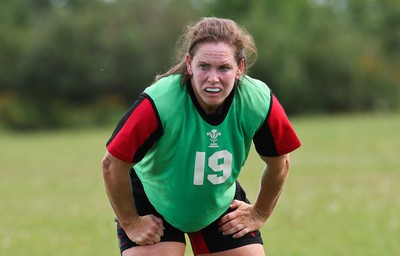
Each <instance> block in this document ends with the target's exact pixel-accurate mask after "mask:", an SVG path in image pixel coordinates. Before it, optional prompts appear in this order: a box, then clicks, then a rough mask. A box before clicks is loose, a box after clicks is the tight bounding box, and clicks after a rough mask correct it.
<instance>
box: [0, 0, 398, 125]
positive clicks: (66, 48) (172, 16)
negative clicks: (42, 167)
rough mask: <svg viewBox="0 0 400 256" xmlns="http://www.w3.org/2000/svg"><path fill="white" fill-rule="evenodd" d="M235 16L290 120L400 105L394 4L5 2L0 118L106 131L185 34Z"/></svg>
mask: <svg viewBox="0 0 400 256" xmlns="http://www.w3.org/2000/svg"><path fill="white" fill-rule="evenodd" d="M202 16H218V17H226V18H232V19H234V20H235V21H237V22H238V23H239V24H241V25H243V26H244V27H245V28H246V29H247V30H248V31H249V32H250V33H251V34H252V35H253V37H254V39H255V42H256V45H257V48H258V60H257V62H256V64H255V66H253V68H252V70H251V71H250V75H251V76H254V77H256V78H258V79H260V80H263V81H264V82H266V83H267V84H268V85H269V86H270V87H271V88H272V90H273V91H274V93H275V94H277V95H278V97H279V99H280V101H281V102H282V104H283V105H284V106H285V108H286V110H287V112H288V113H289V114H292V115H294V114H309V113H338V112H359V111H390V110H396V109H398V108H399V107H400V106H399V105H400V104H399V102H400V82H399V81H400V2H399V1H396V0H286V1H279V0H268V1H264V0H248V1H241V0H208V1H194V0H153V1H145V0H124V1H123V0H88V1H79V0H30V1H25V0H3V1H2V8H0V54H1V58H0V122H1V123H2V124H3V126H5V127H8V128H12V129H27V130H29V129H43V128H57V127H68V126H80V125H86V124H106V123H108V122H110V120H114V119H115V113H119V114H121V110H122V109H126V108H127V107H128V106H129V105H130V104H131V103H132V102H133V101H134V100H135V98H136V97H137V95H138V94H139V93H140V92H141V91H142V90H143V89H144V88H145V87H146V86H148V85H150V84H151V83H152V81H153V79H154V77H155V75H157V74H159V73H162V72H164V71H166V70H167V69H168V68H169V67H170V66H171V65H172V64H173V63H175V61H176V60H175V59H174V48H175V43H176V41H177V39H178V37H179V35H180V34H181V32H182V29H183V27H184V26H185V25H186V24H187V23H188V22H190V21H197V20H198V19H199V18H200V17H202Z"/></svg>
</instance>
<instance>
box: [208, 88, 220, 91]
mask: <svg viewBox="0 0 400 256" xmlns="http://www.w3.org/2000/svg"><path fill="white" fill-rule="evenodd" d="M220 91H221V89H220V88H206V92H220Z"/></svg>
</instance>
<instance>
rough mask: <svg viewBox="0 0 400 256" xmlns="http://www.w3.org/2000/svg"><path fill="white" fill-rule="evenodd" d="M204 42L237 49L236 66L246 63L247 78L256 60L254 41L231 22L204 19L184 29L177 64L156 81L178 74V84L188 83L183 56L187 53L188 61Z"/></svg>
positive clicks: (179, 44)
mask: <svg viewBox="0 0 400 256" xmlns="http://www.w3.org/2000/svg"><path fill="white" fill-rule="evenodd" d="M206 42H207V43H208V42H224V43H227V44H229V45H231V46H233V47H234V48H235V49H236V51H235V59H236V61H237V63H238V65H239V64H240V62H241V60H242V59H244V60H245V67H244V71H243V74H247V73H248V70H249V68H250V67H251V66H252V65H253V64H254V63H255V61H256V60H257V48H256V45H255V43H254V39H253V37H252V36H251V35H250V34H249V33H248V32H247V31H246V30H245V29H244V28H242V27H241V26H239V25H238V24H237V23H236V22H234V21H233V20H230V19H222V18H215V17H204V18H202V19H201V20H200V21H198V22H196V23H194V24H189V25H188V26H187V27H186V28H185V32H184V33H183V34H182V35H181V37H180V38H179V40H178V43H177V48H176V53H177V55H176V59H177V64H176V65H175V66H173V67H172V68H171V69H170V70H168V71H167V72H166V73H164V74H161V75H158V76H156V81H158V80H159V79H161V78H163V77H166V76H169V75H172V74H181V75H182V78H181V82H182V83H186V82H188V81H189V80H190V75H189V74H188V72H187V67H186V54H188V53H189V56H190V58H191V59H193V57H194V55H195V54H196V52H197V49H198V46H199V45H200V44H202V43H206Z"/></svg>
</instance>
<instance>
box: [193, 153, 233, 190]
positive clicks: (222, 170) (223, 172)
mask: <svg viewBox="0 0 400 256" xmlns="http://www.w3.org/2000/svg"><path fill="white" fill-rule="evenodd" d="M205 158H206V153H205V152H196V162H195V165H194V178H193V184H194V185H203V184H204V172H205V168H204V167H205ZM220 159H222V163H220V164H219V161H220ZM208 167H210V168H211V169H212V170H213V171H214V172H216V174H208V175H207V179H208V180H209V181H210V182H211V183H212V184H214V185H218V184H221V183H224V182H225V181H226V180H227V179H228V178H229V176H231V173H232V154H231V153H229V151H227V150H221V151H217V152H215V153H214V154H212V156H210V157H209V158H208Z"/></svg>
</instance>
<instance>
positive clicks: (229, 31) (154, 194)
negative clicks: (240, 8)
mask: <svg viewBox="0 0 400 256" xmlns="http://www.w3.org/2000/svg"><path fill="white" fill-rule="evenodd" d="M180 42H181V45H180V49H179V52H180V55H179V57H180V62H179V63H178V64H177V65H176V66H174V67H173V68H171V69H170V70H169V71H168V72H167V73H165V74H163V75H161V76H158V77H157V78H156V82H155V83H154V84H153V85H151V86H150V87H148V88H146V89H145V91H144V92H143V93H142V94H141V95H140V96H139V97H138V99H137V100H136V101H135V102H134V104H133V106H132V107H131V109H130V110H129V111H128V112H127V113H126V114H125V116H124V117H123V118H122V119H121V121H120V122H119V124H118V126H117V128H116V129H115V131H114V133H113V135H112V137H111V138H110V139H109V141H108V143H107V152H106V155H105V156H104V159H103V162H102V168H103V179H104V183H105V188H106V192H107V195H108V197H109V200H110V203H111V205H112V207H113V209H114V212H115V214H116V217H117V218H116V220H117V223H118V224H117V226H118V236H119V245H120V250H121V253H122V255H130V256H132V255H164V256H165V255H174V256H176V255H184V251H185V236H184V235H185V233H186V234H187V235H188V236H189V239H190V241H191V245H192V249H193V251H194V253H195V255H218V256H224V255H229V256H235V255H264V249H263V246H262V239H261V235H260V232H259V231H258V230H259V228H261V226H262V225H263V224H264V223H265V222H266V221H267V219H268V218H269V216H270V215H271V213H272V211H273V210H274V208H275V205H276V203H277V200H278V198H279V195H280V194H281V191H282V189H283V185H284V182H285V179H286V176H287V174H288V171H289V153H290V152H291V151H293V150H295V149H296V148H298V147H299V146H300V141H299V139H298V138H297V136H296V134H295V132H294V130H293V128H292V126H291V125H290V123H289V121H288V119H287V117H286V115H285V113H284V110H283V108H282V107H281V105H280V104H279V102H278V100H277V99H276V97H275V96H274V95H273V94H272V93H271V91H270V89H269V88H268V87H267V86H266V85H265V84H264V83H262V82H261V81H258V80H255V79H253V78H251V77H249V76H247V75H246V73H247V71H248V69H249V67H250V66H251V65H252V64H253V60H254V59H255V58H254V57H255V56H256V47H255V44H254V41H253V39H252V37H251V36H250V35H249V34H248V33H247V32H246V31H245V30H244V29H242V28H241V27H239V26H238V25H237V24H236V23H235V22H234V21H232V20H228V19H219V18H203V19H201V20H200V21H199V22H197V23H195V24H194V25H191V26H188V27H187V30H186V32H185V34H184V35H183V36H182V37H181V41H180ZM252 58H253V59H252ZM252 141H254V145H255V148H256V150H257V152H258V154H259V155H260V157H261V159H262V160H263V161H265V163H266V168H265V170H264V173H263V176H262V178H261V186H260V190H259V194H258V196H257V199H256V201H255V203H254V204H253V205H252V204H250V203H249V201H248V200H247V199H246V195H245V192H244V190H243V189H242V187H241V186H240V184H239V183H238V182H237V181H236V179H237V177H238V175H239V172H240V170H241V167H242V166H243V164H244V163H245V160H246V158H247V155H248V152H249V149H250V145H251V142H252Z"/></svg>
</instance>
